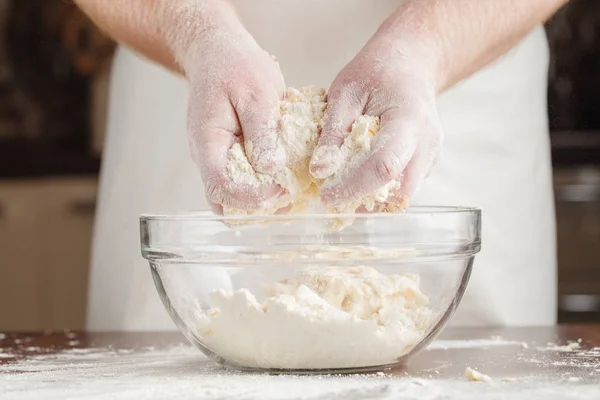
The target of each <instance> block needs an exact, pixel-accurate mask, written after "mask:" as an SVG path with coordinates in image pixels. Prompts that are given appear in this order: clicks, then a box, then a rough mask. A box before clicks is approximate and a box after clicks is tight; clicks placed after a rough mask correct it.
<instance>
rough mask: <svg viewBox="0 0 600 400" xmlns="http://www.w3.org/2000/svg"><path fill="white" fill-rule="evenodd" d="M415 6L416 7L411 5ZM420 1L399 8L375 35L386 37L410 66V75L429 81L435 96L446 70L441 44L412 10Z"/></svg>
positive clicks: (417, 12) (433, 32) (418, 13)
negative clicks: (412, 73)
mask: <svg viewBox="0 0 600 400" xmlns="http://www.w3.org/2000/svg"><path fill="white" fill-rule="evenodd" d="M414 3H417V6H412V4H414ZM418 3H420V2H411V3H409V4H411V6H406V7H403V8H400V9H399V10H398V11H397V12H395V13H394V14H392V16H391V17H389V18H388V19H387V20H386V21H385V22H384V23H383V25H382V26H381V27H380V28H379V31H378V32H377V35H378V36H379V35H380V36H382V37H386V38H387V40H388V41H389V42H390V43H391V45H392V46H393V47H394V48H395V51H396V53H397V54H398V55H399V57H401V58H403V59H404V60H405V63H406V64H407V65H410V66H412V67H410V68H411V69H413V70H414V71H413V72H414V73H416V74H418V75H419V76H421V77H422V79H425V80H427V81H429V82H430V83H431V84H432V86H433V90H434V91H435V92H436V94H438V93H439V92H441V91H443V90H444V89H445V88H446V87H447V83H446V82H447V72H446V71H447V68H446V62H445V56H444V53H443V46H442V41H441V40H440V38H439V34H438V32H437V31H435V30H431V29H429V28H427V27H428V26H429V24H428V23H427V21H426V20H425V19H426V18H427V15H422V13H421V12H420V11H421V10H419V9H416V8H417V7H418Z"/></svg>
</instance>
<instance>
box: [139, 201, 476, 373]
mask: <svg viewBox="0 0 600 400" xmlns="http://www.w3.org/2000/svg"><path fill="white" fill-rule="evenodd" d="M140 227H141V245H142V255H143V256H144V258H145V259H147V260H148V261H149V263H150V269H151V271H152V276H153V278H154V282H155V284H156V288H157V290H158V293H159V295H160V297H161V299H162V301H163V304H164V305H165V307H166V309H167V311H168V312H169V314H170V316H171V318H172V319H173V321H175V323H176V324H177V326H178V327H179V329H180V330H181V332H182V333H183V334H184V335H185V337H186V338H187V339H188V340H189V341H190V342H191V343H193V344H194V345H195V346H197V347H198V348H199V349H200V350H201V351H202V352H203V353H205V354H206V355H208V356H209V357H211V358H213V359H214V360H216V361H217V362H219V363H221V364H223V365H225V366H228V367H232V368H236V369H242V370H257V371H267V372H272V373H286V372H287V373H345V372H348V373H349V372H367V371H377V370H383V369H388V368H391V367H394V366H397V365H400V364H403V363H405V362H406V361H407V360H408V359H409V358H410V357H411V356H413V355H414V354H416V353H417V352H418V351H419V350H420V349H422V348H424V347H425V346H426V345H427V344H428V343H429V342H430V341H431V340H432V339H433V338H434V337H435V336H436V335H437V334H438V333H439V332H440V330H441V329H442V328H443V326H444V325H445V324H446V322H447V321H448V319H449V318H450V316H451V315H452V313H453V312H454V310H455V309H456V307H457V306H458V304H459V302H460V300H461V297H462V295H463V293H464V292H465V289H466V286H467V283H468V280H469V275H470V272H471V268H472V265H473V260H474V258H475V254H476V253H478V252H479V250H480V246H481V236H480V235H481V212H480V210H478V209H474V208H459V207H411V208H410V209H409V210H408V211H407V212H406V213H404V214H356V215H355V214H352V215H333V214H326V215H272V216H234V217H232V216H229V217H223V216H215V215H212V214H209V213H184V214H176V215H143V216H141V218H140ZM341 227H343V228H341ZM340 228H341V229H340Z"/></svg>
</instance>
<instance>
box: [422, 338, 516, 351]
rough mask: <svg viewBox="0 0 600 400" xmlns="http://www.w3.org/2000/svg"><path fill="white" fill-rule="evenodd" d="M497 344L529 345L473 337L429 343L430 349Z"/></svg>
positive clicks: (482, 346) (478, 346)
mask: <svg viewBox="0 0 600 400" xmlns="http://www.w3.org/2000/svg"><path fill="white" fill-rule="evenodd" d="M496 346H520V347H522V348H526V347H528V345H527V343H525V342H518V341H514V340H500V339H473V340H436V341H435V342H433V343H432V344H430V345H429V347H428V349H429V350H450V349H474V348H486V347H496Z"/></svg>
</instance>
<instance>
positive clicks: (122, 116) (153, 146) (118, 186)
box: [87, 0, 556, 330]
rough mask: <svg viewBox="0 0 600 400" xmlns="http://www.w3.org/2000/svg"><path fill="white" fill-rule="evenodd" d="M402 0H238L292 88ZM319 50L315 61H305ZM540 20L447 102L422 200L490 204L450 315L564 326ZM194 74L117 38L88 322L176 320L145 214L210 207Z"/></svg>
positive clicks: (319, 72)
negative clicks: (152, 259)
mask: <svg viewBox="0 0 600 400" xmlns="http://www.w3.org/2000/svg"><path fill="white" fill-rule="evenodd" d="M400 2H401V1H400V0H378V1H367V0H327V1H323V0H237V1H234V3H236V6H237V8H238V10H239V14H240V16H241V18H242V20H243V21H244V24H245V25H246V27H247V28H248V30H249V31H250V33H252V34H253V35H254V37H255V38H256V39H257V41H258V42H259V43H260V44H261V45H262V46H263V48H264V49H265V50H266V51H268V52H269V53H271V54H274V55H275V56H277V59H278V61H279V62H280V65H281V67H282V70H283V72H284V75H285V78H286V83H287V84H288V85H290V86H296V87H298V86H304V85H310V84H315V85H319V86H323V87H328V86H329V85H330V84H331V81H332V80H333V78H334V77H335V75H336V74H337V73H338V72H339V71H340V70H341V68H342V67H343V66H344V65H345V64H346V63H347V62H348V61H350V59H351V58H352V57H353V56H354V55H355V54H356V53H357V52H358V51H359V50H360V48H361V47H362V46H363V44H364V43H365V42H366V40H367V39H368V38H369V37H370V36H371V35H372V34H373V33H374V32H375V30H376V29H377V27H378V26H379V25H380V23H381V22H382V21H383V20H384V19H385V18H387V17H388V16H389V15H390V14H391V13H392V12H393V11H394V10H395V9H396V8H397V7H398V5H399V4H400ZM311 59H312V60H315V62H314V63H310V62H308V63H307V62H306V60H311ZM547 67H548V49H547V43H546V37H545V35H544V31H543V30H542V28H538V29H536V30H535V31H534V32H533V33H532V34H531V35H530V36H529V37H527V38H526V39H525V40H523V41H522V43H521V44H519V45H518V46H517V47H516V48H515V49H513V50H512V51H511V52H510V53H508V54H507V55H506V56H504V57H503V58H502V59H500V60H498V61H496V62H495V63H494V64H493V65H491V66H489V67H487V68H485V69H484V70H482V71H480V72H479V73H478V74H476V75H475V76H473V77H472V78H470V79H468V80H467V81H465V82H463V83H461V84H459V85H457V86H456V87H454V88H453V89H451V90H450V91H448V92H447V93H445V94H444V95H443V96H442V97H441V98H440V101H439V107H440V114H441V118H442V123H443V126H444V129H445V133H446V140H445V143H444V148H443V153H442V157H441V159H440V161H439V163H438V164H437V166H436V168H435V170H434V172H433V173H432V175H431V176H430V177H429V179H428V180H427V182H426V183H425V185H423V187H422V189H421V192H420V193H419V195H418V197H417V198H416V199H415V201H414V203H415V204H419V203H420V204H435V205H469V206H478V207H481V208H482V210H483V250H482V251H481V253H480V254H479V255H478V256H477V258H476V262H475V266H474V270H473V274H472V278H471V283H470V285H469V287H468V290H467V293H466V295H465V297H464V299H463V302H462V304H461V306H460V307H459V310H458V311H457V313H456V315H455V317H454V318H453V320H452V322H451V324H453V325H547V324H553V323H554V322H555V314H556V293H555V292H556V279H555V274H556V265H555V227H554V208H553V199H552V186H551V166H550V149H549V137H548V124H547V112H546V78H547ZM186 102H187V84H186V82H185V81H183V80H182V79H180V78H177V77H175V76H173V75H171V74H170V73H168V72H165V71H164V70H162V69H160V68H159V67H157V66H155V65H152V64H151V63H149V62H146V61H143V60H142V59H140V58H138V57H137V56H135V55H134V54H133V53H131V52H130V51H128V50H126V49H123V48H120V49H119V50H118V52H117V55H116V59H115V63H114V70H113V76H112V80H111V87H110V107H109V120H108V132H107V141H106V144H105V153H104V160H103V165H102V174H101V175H102V176H101V187H100V197H99V208H98V212H97V220H96V227H95V236H94V246H93V256H92V271H91V278H90V279H91V281H90V296H89V305H88V326H87V327H88V329H91V330H162V329H175V327H174V324H173V323H172V322H171V320H170V319H169V317H168V316H167V313H166V311H165V310H164V309H163V306H162V304H161V303H160V300H159V298H158V295H157V293H156V290H155V288H154V286H153V283H152V279H151V276H150V271H149V267H148V265H147V263H146V261H145V260H143V259H142V257H141V255H140V244H139V228H138V217H139V215H140V214H142V213H152V212H157V211H177V210H191V209H194V210H198V209H202V208H205V209H208V206H207V203H206V200H205V198H204V193H203V187H202V182H201V180H200V174H199V172H198V171H197V169H196V167H195V165H194V164H193V162H192V160H191V159H190V156H189V150H188V145H187V141H186V121H185V118H186Z"/></svg>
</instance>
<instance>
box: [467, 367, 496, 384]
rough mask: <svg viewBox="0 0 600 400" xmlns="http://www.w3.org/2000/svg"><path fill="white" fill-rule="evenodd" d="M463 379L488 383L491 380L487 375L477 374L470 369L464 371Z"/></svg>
mask: <svg viewBox="0 0 600 400" xmlns="http://www.w3.org/2000/svg"><path fill="white" fill-rule="evenodd" d="M465 377H466V378H467V379H468V380H470V381H473V382H490V381H491V380H492V378H490V377H489V376H488V375H485V374H482V373H481V372H477V371H476V370H474V369H473V368H471V367H467V369H466V370H465Z"/></svg>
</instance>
